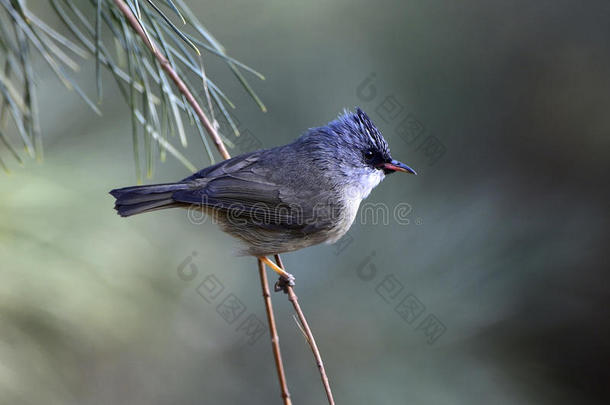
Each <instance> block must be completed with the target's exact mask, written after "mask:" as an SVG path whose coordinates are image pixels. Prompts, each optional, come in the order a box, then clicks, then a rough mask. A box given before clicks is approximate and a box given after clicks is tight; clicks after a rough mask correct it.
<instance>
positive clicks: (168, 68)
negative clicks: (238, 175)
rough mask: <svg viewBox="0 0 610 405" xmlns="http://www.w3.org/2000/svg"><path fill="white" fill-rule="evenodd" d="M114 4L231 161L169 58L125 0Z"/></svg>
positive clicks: (221, 152) (219, 149)
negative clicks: (145, 30) (156, 44)
mask: <svg viewBox="0 0 610 405" xmlns="http://www.w3.org/2000/svg"><path fill="white" fill-rule="evenodd" d="M114 4H116V6H117V7H118V8H119V10H121V12H122V13H123V15H125V18H126V19H127V21H128V22H129V24H130V25H131V27H132V28H133V30H134V31H135V32H137V34H138V35H139V36H140V38H142V40H143V41H144V43H145V44H146V46H147V47H148V49H149V50H150V51H151V52H152V54H153V55H154V56H155V58H156V59H157V60H158V61H159V65H161V68H162V69H163V70H165V72H166V73H167V75H168V76H169V77H170V78H171V79H172V81H173V82H174V83H175V84H176V87H177V88H178V90H180V93H182V94H183V95H184V97H186V100H187V101H188V103H189V104H190V105H191V106H192V107H193V110H195V113H196V114H197V117H199V120H200V121H201V123H202V124H203V127H204V128H205V130H206V132H207V133H208V135H210V138H212V141H214V144H215V145H216V149H218V152H220V154H221V155H222V157H223V159H230V158H231V155H229V152H228V151H227V148H226V147H225V145H224V143H223V142H222V139H220V136H219V135H218V132H216V128H214V126H213V125H212V123H211V122H210V120H209V119H208V117H207V116H206V115H205V113H204V112H203V110H202V109H201V106H200V105H199V103H197V100H195V97H193V94H192V93H191V91H190V90H189V88H188V87H187V86H186V84H185V83H184V81H183V80H182V79H181V78H180V76H179V75H178V73H176V71H175V70H174V69H173V68H172V65H171V64H170V63H169V61H168V60H167V58H166V57H165V56H163V54H162V53H161V52H159V51H158V50H157V47H156V46H155V44H154V42H153V40H152V38H150V37H149V36H148V35H146V33H145V32H144V30H143V29H142V27H141V26H140V24H139V23H138V19H137V18H136V16H135V15H134V14H133V13H132V12H131V9H130V8H129V6H128V5H127V4H125V2H124V1H123V0H114Z"/></svg>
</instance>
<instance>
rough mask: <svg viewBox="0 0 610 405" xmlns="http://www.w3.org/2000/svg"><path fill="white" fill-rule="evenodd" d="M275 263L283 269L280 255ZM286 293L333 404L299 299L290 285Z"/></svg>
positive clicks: (324, 372)
mask: <svg viewBox="0 0 610 405" xmlns="http://www.w3.org/2000/svg"><path fill="white" fill-rule="evenodd" d="M275 262H276V263H277V265H278V266H280V267H281V268H282V269H284V264H283V263H282V258H281V257H280V255H275ZM286 291H287V293H288V300H289V301H290V302H292V306H293V307H294V310H295V311H296V313H297V316H298V317H299V321H300V322H301V326H302V328H303V331H304V332H305V337H306V338H307V343H309V347H311V351H312V352H313V357H314V358H315V359H316V365H317V366H318V371H320V378H321V379H322V385H323V386H324V390H325V391H326V398H328V403H329V404H330V405H334V404H335V400H334V398H333V393H332V391H331V390H330V382H329V381H328V376H327V375H326V370H325V369H324V363H323V362H322V356H321V355H320V350H318V345H316V339H315V338H314V337H313V333H312V332H311V329H310V328H309V324H308V323H307V319H305V314H304V313H303V311H302V310H301V306H300V305H299V298H298V297H297V295H296V294H295V293H294V289H293V288H292V286H291V285H286Z"/></svg>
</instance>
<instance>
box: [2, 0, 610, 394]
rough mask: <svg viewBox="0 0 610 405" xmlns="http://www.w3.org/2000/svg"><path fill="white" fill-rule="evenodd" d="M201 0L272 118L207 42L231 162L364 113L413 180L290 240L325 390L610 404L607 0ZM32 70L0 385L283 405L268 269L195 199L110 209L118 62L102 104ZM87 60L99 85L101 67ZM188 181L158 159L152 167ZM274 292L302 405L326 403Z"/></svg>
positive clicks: (121, 107) (126, 130)
mask: <svg viewBox="0 0 610 405" xmlns="http://www.w3.org/2000/svg"><path fill="white" fill-rule="evenodd" d="M30 3H32V4H29V5H30V7H31V8H32V9H33V10H34V11H38V13H39V14H38V15H39V16H40V17H42V18H43V19H44V20H45V21H47V22H48V23H49V24H51V25H52V26H54V27H59V28H58V29H60V30H61V25H60V24H59V22H58V20H57V18H56V16H55V15H54V14H53V13H52V12H51V11H49V10H48V7H47V6H46V5H45V4H44V3H43V2H41V3H43V4H40V5H37V4H34V2H30ZM187 3H189V5H190V6H191V7H192V9H193V11H194V12H195V13H196V15H197V16H198V17H200V19H201V20H202V21H203V22H204V23H205V24H206V25H207V27H208V28H209V29H210V31H211V32H212V33H214V35H215V36H216V37H217V38H218V39H219V40H220V41H221V42H222V43H223V44H224V45H225V46H226V47H227V49H228V51H229V53H230V54H231V55H232V56H234V57H236V58H238V59H240V60H241V61H243V62H245V63H247V64H249V65H251V66H253V67H255V68H256V69H258V70H259V71H261V72H262V73H263V74H265V76H266V77H267V80H266V81H264V82H261V81H257V80H252V83H253V86H254V87H255V90H256V91H257V92H258V93H259V95H260V96H261V98H262V99H263V101H264V102H265V103H266V105H267V107H268V112H267V113H262V112H261V111H260V109H258V108H257V106H256V105H255V104H254V103H253V102H252V100H251V99H250V98H249V97H248V95H247V94H246V93H245V92H244V90H243V88H242V87H241V86H240V85H239V84H238V83H237V81H236V80H235V78H234V77H233V75H232V74H231V72H230V71H229V70H228V69H226V65H224V64H223V63H220V62H219V63H216V62H215V61H214V59H213V58H212V57H207V60H208V62H209V63H208V64H207V69H208V73H209V75H210V76H212V77H214V78H215V79H216V81H217V82H218V83H219V84H220V85H221V86H222V88H223V90H224V91H225V93H227V94H228V95H229V97H230V98H231V99H232V100H233V101H234V102H235V103H236V105H237V108H236V110H235V111H234V113H235V116H236V117H237V119H238V121H239V126H240V129H241V131H242V137H243V138H242V140H241V141H240V142H237V145H236V147H235V148H234V149H232V150H230V152H231V154H234V155H235V154H239V153H242V152H246V151H248V150H253V149H256V148H259V147H270V146H275V145H280V144H284V143H287V142H289V141H291V140H293V139H294V138H296V137H297V136H298V135H299V134H300V133H302V132H303V131H304V130H305V129H307V128H309V127H313V126H318V125H323V124H325V123H326V122H328V121H330V120H331V119H333V118H335V117H336V116H337V114H338V113H340V112H341V111H342V110H343V108H346V107H347V108H353V107H354V106H356V105H358V106H360V107H362V108H363V109H364V110H365V111H367V112H368V113H369V115H370V116H371V118H372V119H373V120H374V121H375V122H376V124H377V125H378V126H379V127H380V129H381V130H382V132H383V133H384V135H385V137H386V139H387V140H388V142H389V143H390V146H391V148H392V154H393V156H394V157H395V158H397V159H399V160H402V161H404V162H406V163H408V164H409V165H411V166H412V167H414V168H415V169H416V170H417V171H418V172H419V176H417V177H414V176H400V175H394V176H391V177H389V178H387V179H386V181H384V182H383V184H381V185H380V186H379V187H378V188H377V189H376V190H375V191H374V192H373V193H372V195H371V196H370V197H369V199H368V200H367V201H370V202H373V203H381V202H383V203H385V204H387V205H388V207H390V209H394V207H397V206H402V207H408V209H407V210H406V211H403V214H405V215H402V217H401V218H400V219H401V220H400V221H397V220H396V218H395V215H393V216H392V217H391V218H390V220H389V221H388V223H378V224H373V223H371V221H356V223H355V224H354V226H353V227H352V229H351V230H350V232H349V233H348V235H347V236H346V237H345V238H344V239H343V240H342V241H340V242H339V244H338V245H333V246H328V245H322V246H316V247H313V248H309V249H306V250H303V251H300V252H295V253H291V254H286V255H284V262H285V264H286V266H287V267H288V270H289V271H290V272H291V273H293V274H294V275H295V276H296V278H297V289H296V292H297V294H298V295H299V298H300V302H301V305H302V307H303V309H304V310H305V312H306V314H307V316H308V318H309V321H310V324H311V327H312V329H313V331H314V333H315V335H316V338H317V341H318V345H319V347H320V350H321V351H322V354H323V356H324V360H325V365H326V367H327V372H328V374H329V377H330V379H331V383H332V387H333V390H334V393H335V398H336V401H337V403H339V404H371V403H379V404H478V403H494V404H524V403H532V404H534V403H535V404H564V403H565V404H573V403H582V404H602V403H608V401H609V399H610V389H609V388H608V381H610V372H609V371H608V367H609V366H610V364H609V360H610V339H609V333H608V332H609V326H610V317H609V313H608V305H609V303H610V275H609V273H608V264H609V263H608V254H607V251H608V225H609V223H608V222H609V221H608V198H607V192H608V180H607V176H608V174H610V161H609V151H610V137H609V131H610V114H609V113H608V109H609V107H610V25H609V24H608V21H610V3H608V2H607V1H597V2H596V1H589V2H586V3H582V4H581V3H577V2H573V1H537V2H534V3H532V2H528V1H511V2H504V1H480V0H476V1H461V2H451V1H433V2H413V1H409V2H404V1H379V2H375V3H371V2H367V1H343V0H341V1H333V2H329V1H319V0H318V1H308V2H285V1H277V0H276V1H269V0H267V1H252V0H248V1H246V0H235V1H232V2H224V1H217V0H214V1H205V2H195V1H188V2H187ZM62 32H63V31H62ZM35 70H36V72H37V73H38V74H39V75H40V78H41V80H40V81H39V86H38V88H39V93H40V98H41V110H42V111H41V120H42V124H43V132H44V143H45V161H44V163H43V164H37V163H36V162H34V161H27V162H26V165H25V167H24V168H14V169H13V171H12V174H11V175H5V174H2V175H0V267H1V271H0V276H1V282H0V403H2V404H38V403H47V404H118V403H130V404H167V403H174V404H201V403H205V404H225V403H249V404H271V403H277V404H279V403H281V399H280V391H279V387H278V382H277V378H276V371H275V368H274V365H273V357H272V352H271V345H270V342H269V338H268V332H267V329H266V319H265V313H264V306H263V301H262V298H261V293H260V288H259V281H258V276H257V272H256V266H255V261H254V260H253V259H251V258H244V257H235V256H234V255H233V252H234V251H235V247H234V242H233V240H232V239H231V238H230V237H228V236H226V235H224V234H223V233H221V232H220V231H218V229H217V228H216V227H215V226H214V225H213V224H211V223H209V222H205V223H202V224H196V223H193V221H189V219H188V218H187V215H186V212H185V211H182V210H169V211H163V212H156V213H151V214H147V215H142V216H137V217H133V218H129V219H122V218H120V217H118V216H117V215H116V214H115V212H114V210H113V209H112V207H113V199H112V198H111V197H110V196H109V195H108V191H109V190H110V189H112V188H116V187H123V186H128V185H132V184H135V182H136V179H135V174H134V173H135V172H134V163H133V156H132V146H131V121H130V116H129V110H128V107H127V105H126V103H125V102H124V101H123V99H122V98H121V96H120V95H119V93H118V91H117V89H116V86H114V84H113V81H112V79H111V76H110V75H109V74H108V73H107V72H106V73H105V74H104V79H105V83H106V85H105V88H104V93H105V99H104V102H103V104H102V105H101V107H100V108H101V109H102V112H103V114H104V115H103V117H102V118H100V117H98V116H96V115H95V114H94V113H93V112H92V111H91V110H90V109H89V108H88V107H87V106H86V105H85V104H84V103H83V102H82V101H81V100H80V99H79V98H78V97H77V96H76V95H75V94H74V93H70V92H66V91H65V89H64V88H63V87H62V86H61V84H59V83H58V82H57V80H56V78H55V77H54V76H53V74H52V73H51V72H49V70H48V68H47V67H46V65H44V63H43V62H42V61H40V63H37V65H36V66H35ZM79 77H80V80H81V83H82V84H83V86H84V88H85V89H86V90H87V91H88V92H90V94H92V95H93V94H94V93H95V84H94V82H95V80H94V77H95V75H94V63H91V62H89V63H84V64H83V72H82V74H81V75H80V76H79ZM188 133H189V141H190V143H189V148H188V150H186V152H185V154H186V155H187V156H188V157H189V158H190V159H191V161H192V162H194V163H195V164H196V165H197V166H199V167H205V166H207V165H209V160H207V157H206V154H205V153H204V150H203V147H202V145H201V142H200V141H199V140H198V139H197V137H198V135H197V134H196V131H195V130H194V129H193V128H190V127H189V128H188ZM233 140H235V139H233ZM187 175H189V172H188V171H187V170H186V169H185V168H184V166H182V165H181V164H180V163H178V162H177V161H176V160H175V159H172V158H171V157H169V158H168V160H167V162H166V163H164V164H159V165H158V166H157V169H156V173H155V175H154V178H152V179H148V180H146V182H150V183H152V182H166V181H172V180H176V179H180V178H183V177H186V176H187ZM401 204H402V205H401ZM273 278H274V279H275V277H273ZM210 286H212V287H213V289H214V291H211V290H210V288H212V287H210ZM272 298H273V301H274V305H275V309H276V319H277V322H278V325H279V333H280V337H281V346H282V351H283V357H284V361H285V365H286V373H287V377H288V384H289V387H290V391H291V394H292V396H293V401H294V403H295V404H314V403H319V404H321V403H325V402H324V401H325V399H324V392H323V390H322V387H321V384H320V382H319V377H318V375H317V369H316V367H315V364H314V362H313V359H312V356H311V352H310V351H309V348H308V346H307V343H306V342H305V340H304V338H303V336H302V334H301V332H300V331H299V329H298V327H297V325H296V323H295V322H294V320H293V319H292V312H293V311H292V310H291V306H290V304H289V302H288V301H287V299H286V297H285V296H283V295H282V294H280V293H278V294H275V295H273V297H272ZM231 305H232V306H231ZM227 308H233V310H232V311H229V310H227ZM261 325H262V329H260V326H261Z"/></svg>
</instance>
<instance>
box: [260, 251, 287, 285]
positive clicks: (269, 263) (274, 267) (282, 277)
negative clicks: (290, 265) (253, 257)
mask: <svg viewBox="0 0 610 405" xmlns="http://www.w3.org/2000/svg"><path fill="white" fill-rule="evenodd" d="M258 260H260V261H261V262H263V263H265V264H266V265H267V266H269V267H271V269H272V270H273V271H275V272H276V273H278V274H279V275H280V279H279V280H278V281H277V283H275V287H274V289H275V291H276V292H277V291H284V292H285V293H286V294H288V287H293V286H294V276H293V275H292V274H290V273H288V272H287V271H286V270H284V269H283V268H281V267H280V266H278V265H277V264H275V263H273V262H272V261H271V260H269V259H268V258H266V257H265V256H260V257H259V258H258Z"/></svg>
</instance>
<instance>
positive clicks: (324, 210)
mask: <svg viewBox="0 0 610 405" xmlns="http://www.w3.org/2000/svg"><path fill="white" fill-rule="evenodd" d="M397 171H400V172H407V173H412V174H416V173H415V171H414V170H413V169H411V168H410V167H409V166H407V165H405V164H403V163H401V162H398V161H396V160H393V159H392V157H391V155H390V149H389V147H388V144H387V142H386V141H385V139H384V138H383V136H382V135H381V133H380V132H379V130H378V129H377V127H375V125H374V124H373V123H372V121H371V120H370V119H369V117H368V116H367V115H366V114H365V113H364V112H363V111H362V110H361V109H360V108H357V109H356V112H355V113H351V112H345V113H344V114H343V115H341V116H339V117H338V118H337V119H336V120H334V121H332V122H330V123H329V124H328V125H325V126H323V127H319V128H312V129H309V130H308V131H307V132H306V133H305V134H304V135H302V136H301V137H300V138H298V139H297V140H295V141H294V142H292V143H290V144H288V145H284V146H278V147H275V148H271V149H262V150H258V151H255V152H250V153H245V154H243V155H239V156H236V157H233V158H231V159H228V160H225V161H223V162H220V163H218V164H216V165H213V166H210V167H207V168H205V169H203V170H201V171H199V172H197V173H195V174H193V175H192V176H189V177H187V178H185V179H183V180H181V181H179V182H177V183H168V184H156V185H149V186H134V187H126V188H120V189H116V190H112V191H111V192H110V194H112V195H113V196H114V197H115V198H116V205H115V209H116V210H117V211H118V213H119V215H121V216H123V217H128V216H130V215H134V214H139V213H142V212H148V211H153V210H158V209H165V208H172V207H185V208H189V207H193V206H197V207H201V209H203V210H204V211H205V212H206V213H208V214H211V215H213V216H214V217H215V219H216V220H217V222H218V223H219V224H220V226H221V228H222V229H223V230H224V231H225V232H227V233H229V234H230V235H232V236H234V237H237V238H238V239H240V240H241V241H242V242H244V245H245V249H244V251H243V253H245V254H247V255H252V256H256V257H258V258H259V259H260V260H262V261H264V262H265V263H267V264H269V265H270V266H271V267H272V268H273V269H274V270H275V271H277V272H278V273H280V274H281V275H282V276H284V277H286V278H287V279H288V280H290V281H291V280H292V279H293V278H292V276H291V275H289V274H288V273H286V272H284V271H283V270H282V269H281V268H279V267H277V266H275V264H274V263H272V262H271V261H270V260H268V259H267V257H266V256H267V255H272V254H279V253H284V252H291V251H294V250H298V249H302V248H305V247H308V246H312V245H315V244H318V243H322V242H326V243H333V242H335V241H337V240H338V239H339V238H341V236H343V235H344V234H345V233H346V232H347V230H348V229H349V228H350V226H351V225H352V222H353V221H354V218H355V217H356V213H357V211H358V207H359V205H360V202H361V201H362V200H363V199H364V198H366V197H367V196H368V195H369V193H370V192H371V190H372V189H373V188H374V187H375V186H377V185H378V184H379V183H380V182H381V180H383V178H384V177H385V176H386V175H387V174H390V173H394V172H397Z"/></svg>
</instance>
